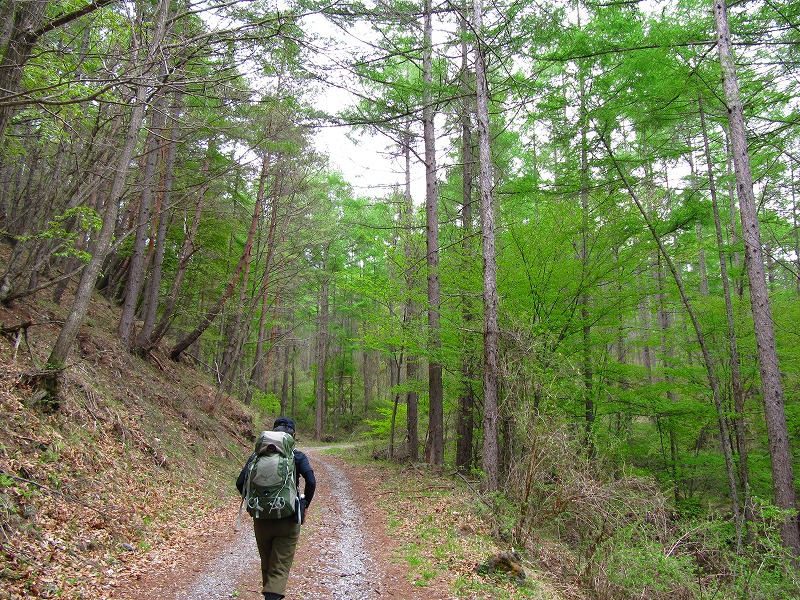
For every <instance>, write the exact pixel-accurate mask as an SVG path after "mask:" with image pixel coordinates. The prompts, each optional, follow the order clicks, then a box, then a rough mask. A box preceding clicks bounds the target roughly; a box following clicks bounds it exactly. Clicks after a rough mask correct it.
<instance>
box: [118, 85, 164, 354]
mask: <svg viewBox="0 0 800 600" xmlns="http://www.w3.org/2000/svg"><path fill="white" fill-rule="evenodd" d="M160 100H161V98H159V99H158V100H157V101H156V103H155V105H154V106H153V109H152V110H151V111H150V131H149V133H148V135H147V144H146V151H145V156H144V169H143V170H142V182H141V183H142V194H141V196H140V197H139V213H138V218H137V221H136V235H135V237H134V242H133V253H132V255H131V262H130V267H129V269H128V281H127V284H126V285H125V296H124V300H123V302H122V311H121V314H120V319H119V326H118V327H117V334H118V335H119V337H120V339H121V340H122V343H123V344H125V346H128V347H129V348H130V347H131V338H132V336H133V323H134V320H135V318H136V308H137V306H138V304H139V297H140V295H141V293H142V288H143V287H144V280H145V270H146V268H145V250H146V247H147V240H148V239H149V238H150V237H151V236H152V234H151V232H150V221H151V218H150V217H151V211H152V208H153V188H154V187H155V178H156V160H157V159H158V148H159V145H160V140H161V138H162V132H163V130H164V125H165V118H164V111H163V110H162V107H161V106H159V105H160V104H161V102H160ZM131 349H132V348H131Z"/></svg>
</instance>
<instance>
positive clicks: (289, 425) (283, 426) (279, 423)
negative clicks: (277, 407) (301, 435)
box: [272, 417, 294, 437]
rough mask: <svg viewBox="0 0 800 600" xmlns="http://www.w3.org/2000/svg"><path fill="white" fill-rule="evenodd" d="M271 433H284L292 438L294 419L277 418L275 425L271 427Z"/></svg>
mask: <svg viewBox="0 0 800 600" xmlns="http://www.w3.org/2000/svg"><path fill="white" fill-rule="evenodd" d="M272 431H285V432H286V433H288V434H289V435H291V436H293V437H294V419H291V418H289V417H279V418H277V419H275V424H274V425H273V426H272Z"/></svg>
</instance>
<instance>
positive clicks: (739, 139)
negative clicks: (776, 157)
mask: <svg viewBox="0 0 800 600" xmlns="http://www.w3.org/2000/svg"><path fill="white" fill-rule="evenodd" d="M714 17H715V22H716V27H717V49H718V52H719V61H720V64H721V66H722V76H723V89H724V91H725V99H726V102H727V107H728V126H729V127H730V136H731V147H732V151H733V164H734V172H735V174H736V191H737V195H738V197H739V213H740V215H741V220H742V237H743V240H744V255H745V266H746V268H747V275H748V279H749V282H750V306H751V309H752V311H753V322H754V326H755V336H756V348H757V354H758V367H759V373H760V375H761V390H762V395H763V398H764V414H765V420H766V426H767V439H768V441H769V450H770V464H771V467H772V489H773V492H774V494H775V504H776V505H777V507H778V508H780V509H781V510H784V511H787V515H791V516H787V517H785V519H784V521H783V522H782V523H781V539H782V541H783V543H784V545H785V546H786V547H787V548H789V549H790V550H791V551H792V553H793V554H794V556H795V557H798V556H800V520H798V517H797V512H796V511H797V501H796V496H795V489H794V471H793V468H792V453H791V449H790V448H789V433H788V429H787V425H786V411H785V409H784V397H783V384H782V382H781V378H780V369H779V365H778V353H777V349H776V346H775V332H774V330H773V323H772V308H771V305H770V300H769V295H768V293H767V280H766V275H765V273H764V259H763V256H762V250H761V231H760V229H759V223H758V211H757V209H756V202H755V195H754V193H753V175H752V172H751V168H750V154H749V151H748V148H747V133H746V130H745V123H744V112H743V108H742V101H741V97H740V93H739V80H738V77H737V74H736V66H735V64H734V61H733V52H732V50H731V31H730V25H729V24H728V7H727V4H726V2H725V0H714Z"/></svg>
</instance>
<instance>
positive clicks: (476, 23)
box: [472, 0, 500, 491]
mask: <svg viewBox="0 0 800 600" xmlns="http://www.w3.org/2000/svg"><path fill="white" fill-rule="evenodd" d="M472 29H473V31H474V32H475V35H476V39H475V98H476V104H475V107H476V109H475V112H476V115H477V117H478V118H477V122H478V148H479V151H478V168H479V173H478V188H479V193H480V199H481V200H480V211H481V247H482V254H483V463H482V464H483V473H484V476H485V477H486V488H487V489H488V490H490V491H495V490H497V488H498V483H499V466H500V431H499V424H498V423H499V394H500V363H499V360H500V357H499V352H500V331H499V324H498V302H499V299H498V294H497V259H496V254H497V251H496V249H495V223H494V200H493V198H492V179H493V178H492V148H491V138H490V132H489V87H488V78H487V76H486V62H485V59H484V52H485V48H484V40H483V34H484V28H483V2H482V0H475V3H474V9H473V17H472Z"/></svg>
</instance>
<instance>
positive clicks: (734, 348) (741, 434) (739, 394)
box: [698, 96, 752, 549]
mask: <svg viewBox="0 0 800 600" xmlns="http://www.w3.org/2000/svg"><path fill="white" fill-rule="evenodd" d="M698 106H699V109H700V128H701V130H702V134H703V149H704V151H705V158H706V167H707V170H708V190H709V193H710V194H711V206H712V209H713V211H714V230H715V232H716V236H717V237H716V240H717V248H719V271H720V278H721V279H722V295H723V297H724V298H725V317H726V319H727V323H728V345H729V347H730V355H731V356H730V361H731V388H732V392H733V404H734V417H733V423H734V428H735V431H736V446H737V449H738V452H739V481H740V482H741V483H742V493H743V495H744V515H743V516H742V519H741V520H740V521H739V522H737V523H736V546H737V549H738V548H740V547H741V543H742V521H743V522H744V526H745V527H747V523H749V522H750V521H751V520H752V502H751V499H750V473H749V471H748V468H747V441H746V440H747V436H746V423H745V421H744V388H743V386H742V377H741V374H740V372H739V345H738V342H737V341H736V319H735V318H734V315H733V300H732V296H731V285H730V279H729V277H728V260H727V257H726V255H725V250H724V248H725V242H724V240H723V237H722V219H721V218H720V213H719V204H718V202H717V185H716V182H715V180H714V168H713V163H712V162H711V149H710V147H709V143H708V130H707V129H706V118H705V111H704V110H703V102H702V97H701V96H698Z"/></svg>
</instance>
